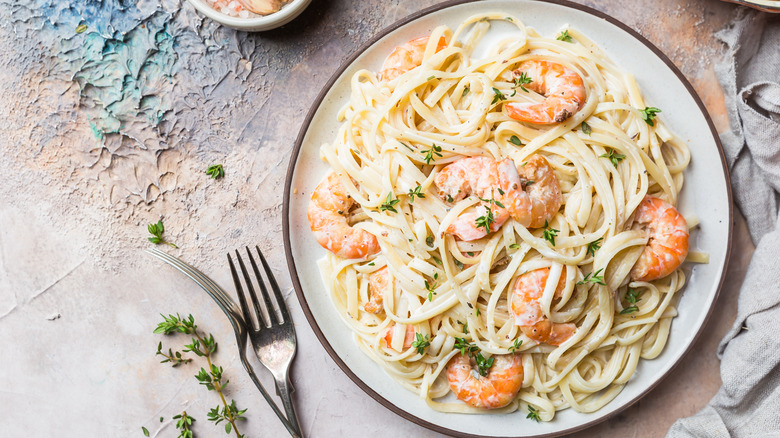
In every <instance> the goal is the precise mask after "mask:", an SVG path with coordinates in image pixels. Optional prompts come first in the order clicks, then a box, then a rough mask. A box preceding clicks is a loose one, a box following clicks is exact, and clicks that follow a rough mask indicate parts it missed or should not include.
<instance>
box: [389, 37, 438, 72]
mask: <svg viewBox="0 0 780 438" xmlns="http://www.w3.org/2000/svg"><path fill="white" fill-rule="evenodd" d="M428 39H429V37H427V36H424V37H420V38H415V39H413V40H411V41H409V42H408V43H406V44H404V45H402V46H398V47H396V48H395V50H393V51H392V52H390V55H389V56H388V57H387V59H385V63H384V64H383V65H382V71H380V72H379V80H380V81H382V82H390V81H392V80H393V79H395V78H397V77H398V76H401V75H402V74H404V73H406V72H408V71H409V70H411V69H413V68H415V67H417V66H418V65H420V64H422V61H423V55H424V54H425V47H426V46H427V45H428ZM445 47H447V40H445V39H444V37H441V38H439V44H438V45H437V46H436V51H437V52H438V51H439V50H441V49H443V48H445Z"/></svg>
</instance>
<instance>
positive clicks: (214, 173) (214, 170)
mask: <svg viewBox="0 0 780 438" xmlns="http://www.w3.org/2000/svg"><path fill="white" fill-rule="evenodd" d="M206 175H208V176H210V177H211V178H213V179H220V178H222V177H223V176H225V169H223V168H222V165H221V164H212V165H211V166H209V168H208V169H206Z"/></svg>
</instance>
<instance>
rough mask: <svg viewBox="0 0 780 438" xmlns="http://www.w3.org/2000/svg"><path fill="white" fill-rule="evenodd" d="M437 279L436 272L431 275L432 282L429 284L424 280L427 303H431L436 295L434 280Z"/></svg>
mask: <svg viewBox="0 0 780 438" xmlns="http://www.w3.org/2000/svg"><path fill="white" fill-rule="evenodd" d="M438 279H439V273H438V272H436V273H434V274H433V281H431V282H430V283H429V282H428V280H425V290H427V291H428V301H433V296H434V295H436V280H438Z"/></svg>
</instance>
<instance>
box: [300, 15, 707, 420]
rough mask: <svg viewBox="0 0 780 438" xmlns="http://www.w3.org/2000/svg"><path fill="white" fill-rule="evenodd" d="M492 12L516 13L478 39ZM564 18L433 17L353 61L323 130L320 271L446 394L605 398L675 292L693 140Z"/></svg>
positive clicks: (379, 336)
mask: <svg viewBox="0 0 780 438" xmlns="http://www.w3.org/2000/svg"><path fill="white" fill-rule="evenodd" d="M496 20H500V21H504V22H508V23H509V24H511V25H514V26H516V28H517V30H516V31H515V32H514V33H513V34H512V36H511V37H509V38H506V39H504V40H502V41H500V42H499V43H496V44H494V45H493V46H492V47H491V48H490V49H489V50H488V53H487V54H481V55H480V57H479V58H477V57H476V56H475V49H476V48H477V47H478V44H479V42H480V40H481V39H482V38H483V37H484V35H485V34H486V33H487V32H488V31H489V29H490V26H491V23H492V22H494V21H496ZM557 37H558V38H555V37H552V38H550V37H543V36H541V35H539V34H538V33H537V32H536V31H534V30H533V29H532V28H529V27H526V26H525V25H524V24H523V23H522V22H521V21H520V20H519V19H518V18H517V17H512V16H508V15H506V14H484V15H478V16H474V17H471V18H469V19H468V20H466V21H465V22H463V23H462V24H461V25H460V26H459V27H458V28H457V29H455V30H454V31H452V30H451V29H449V28H447V27H446V26H440V27H437V28H436V29H434V30H433V32H432V33H431V35H429V36H426V37H421V38H418V39H416V40H412V41H410V42H409V43H408V44H406V45H404V46H401V47H399V48H398V49H396V51H394V52H393V53H392V54H391V55H390V57H389V58H388V60H387V61H386V62H385V66H384V67H383V69H382V71H380V72H379V73H376V72H373V71H368V70H360V71H358V72H357V73H355V74H354V76H353V77H352V79H351V95H350V96H349V102H348V103H347V104H346V105H345V106H344V107H343V109H342V110H341V112H340V113H339V114H338V119H339V121H340V122H341V127H340V129H339V131H338V135H337V136H336V138H334V139H333V141H332V142H331V143H328V144H324V145H322V147H321V157H322V159H323V160H325V161H326V162H327V163H328V165H329V166H330V168H331V169H332V173H331V174H330V175H329V176H328V177H327V178H326V179H325V180H324V181H323V183H322V184H321V185H320V186H319V187H318V189H317V190H316V191H315V192H314V194H313V195H312V204H311V206H310V208H309V219H310V221H311V224H312V230H313V231H314V234H315V237H317V240H318V241H319V242H320V243H321V244H322V245H323V246H324V247H325V248H327V249H329V250H330V251H329V252H328V253H327V255H326V256H325V257H324V258H323V259H322V260H321V261H320V262H319V269H320V271H321V273H322V278H323V281H324V283H325V285H326V286H327V290H328V291H329V293H330V294H331V297H332V300H333V303H334V305H335V307H336V309H337V310H338V313H339V314H340V315H341V317H342V318H343V320H344V322H345V323H346V324H347V325H348V326H349V327H350V328H351V330H352V332H353V333H354V338H355V342H356V343H357V345H358V346H359V347H360V348H361V349H362V351H363V352H364V353H365V354H367V355H368V356H370V357H371V358H372V359H373V360H374V361H376V363H378V364H379V365H380V366H382V367H383V368H384V369H385V370H386V371H387V373H388V374H389V375H390V376H392V377H393V379H395V380H396V381H397V382H399V383H400V384H401V385H403V386H404V387H406V388H407V389H408V390H410V391H413V392H415V393H416V394H419V396H420V397H422V398H424V399H425V400H426V402H427V403H428V405H429V406H430V407H431V408H433V409H436V410H439V411H446V412H461V413H484V412H487V410H488V409H491V412H496V411H498V412H513V411H517V410H521V411H522V414H523V415H524V416H525V415H526V414H528V413H529V412H530V413H531V414H532V415H534V416H537V417H538V418H539V419H541V420H544V421H550V420H552V419H553V417H554V415H555V412H556V411H558V410H561V409H566V408H572V409H575V410H576V411H579V412H593V411H596V410H598V409H599V408H601V407H603V406H604V405H605V404H607V403H608V402H609V401H610V400H612V399H613V398H614V397H615V396H616V395H617V394H618V393H619V392H620V391H621V389H622V388H623V386H624V385H626V383H627V382H628V380H629V379H630V378H631V376H632V375H633V374H634V371H635V369H636V366H637V363H638V362H639V360H640V359H653V358H655V357H657V356H658V355H659V354H660V353H661V352H662V350H663V348H664V345H665V343H666V340H667V337H668V335H669V329H670V325H671V323H672V319H673V318H674V317H675V315H676V312H677V311H676V308H675V304H676V301H677V297H678V292H679V291H680V289H681V288H682V287H683V285H684V284H685V274H684V273H683V270H682V269H680V268H679V266H680V263H681V262H682V261H683V260H684V259H685V257H686V255H687V251H688V240H687V239H688V227H687V225H686V221H685V219H683V218H682V216H681V215H680V214H679V213H677V210H676V209H675V208H674V205H676V204H677V199H678V194H679V192H680V190H681V188H682V185H683V179H684V178H683V171H684V170H685V168H686V166H687V165H688V163H689V160H690V155H689V151H688V148H687V146H686V145H685V143H683V142H682V141H680V140H679V139H678V138H676V137H675V136H674V135H673V134H672V133H671V132H669V131H668V130H667V129H666V127H665V126H664V124H663V123H662V121H661V120H660V119H659V118H658V117H657V116H656V114H657V113H658V112H660V110H658V109H657V108H652V107H650V108H648V106H647V104H646V102H645V101H644V100H643V97H642V94H641V92H640V90H639V88H638V86H637V84H636V82H635V80H634V79H633V77H632V76H631V75H630V74H628V73H626V72H623V71H621V70H620V68H619V67H618V66H616V65H615V64H614V63H613V62H612V61H610V60H609V59H608V58H607V56H606V55H605V54H604V52H602V50H601V49H600V48H599V47H598V46H596V45H595V44H594V43H593V42H592V41H590V40H589V39H588V38H587V37H586V36H585V35H583V34H581V33H580V32H578V31H577V30H576V29H573V28H568V29H566V30H565V32H563V33H561V34H559V35H557ZM689 220H690V221H692V222H693V223H694V224H695V222H697V221H696V220H695V218H689ZM697 254H698V253H697ZM697 261H706V255H698V256H697Z"/></svg>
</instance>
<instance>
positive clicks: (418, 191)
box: [409, 184, 425, 204]
mask: <svg viewBox="0 0 780 438" xmlns="http://www.w3.org/2000/svg"><path fill="white" fill-rule="evenodd" d="M415 196H417V197H418V198H425V193H423V192H422V186H421V185H419V184H418V185H417V187H415V188H414V189H409V203H410V204H414V197H415Z"/></svg>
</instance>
